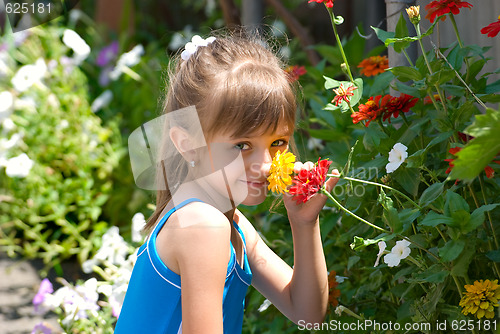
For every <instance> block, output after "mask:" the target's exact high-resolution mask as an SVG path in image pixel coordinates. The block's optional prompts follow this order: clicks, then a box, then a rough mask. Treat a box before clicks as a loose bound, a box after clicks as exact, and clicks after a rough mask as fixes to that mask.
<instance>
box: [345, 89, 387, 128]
mask: <svg viewBox="0 0 500 334" xmlns="http://www.w3.org/2000/svg"><path fill="white" fill-rule="evenodd" d="M386 96H388V97H389V98H390V95H386ZM381 98H382V95H377V96H376V97H375V98H374V97H373V96H371V97H370V98H369V99H368V101H366V103H365V104H360V105H359V108H358V109H359V111H358V112H354V113H352V114H351V117H352V122H353V123H354V124H357V123H359V122H361V121H367V122H365V126H368V125H370V122H371V121H374V120H376V119H377V117H379V116H380V115H381V114H382V113H383V112H384V107H383V105H384V104H385V103H382V107H381V106H379V102H380V99H381ZM384 100H387V98H384Z"/></svg>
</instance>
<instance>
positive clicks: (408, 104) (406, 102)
mask: <svg viewBox="0 0 500 334" xmlns="http://www.w3.org/2000/svg"><path fill="white" fill-rule="evenodd" d="M417 102H418V99H417V98H416V97H413V96H411V95H407V94H401V95H400V96H397V97H392V98H391V99H390V100H389V101H388V102H387V103H385V104H384V107H385V111H384V116H383V119H384V121H385V120H389V123H390V122H391V119H390V118H391V116H393V117H394V118H397V117H398V116H399V112H404V113H407V112H408V111H410V108H413V107H414V106H415V104H417Z"/></svg>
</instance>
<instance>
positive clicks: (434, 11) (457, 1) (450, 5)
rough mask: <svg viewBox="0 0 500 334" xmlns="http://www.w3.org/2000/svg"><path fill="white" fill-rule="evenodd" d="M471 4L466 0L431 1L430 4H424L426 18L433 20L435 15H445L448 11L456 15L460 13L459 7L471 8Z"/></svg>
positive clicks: (444, 17)
mask: <svg viewBox="0 0 500 334" xmlns="http://www.w3.org/2000/svg"><path fill="white" fill-rule="evenodd" d="M471 7H472V5H471V4H470V3H468V2H466V1H462V0H436V1H432V2H431V3H430V4H428V5H427V6H425V9H427V11H428V13H427V15H426V16H425V18H426V19H429V21H431V23H433V22H434V20H435V19H436V17H438V16H441V15H445V14H448V13H452V14H453V15H457V14H459V13H460V8H471ZM445 19H446V16H443V17H442V18H441V20H443V21H444V20H445Z"/></svg>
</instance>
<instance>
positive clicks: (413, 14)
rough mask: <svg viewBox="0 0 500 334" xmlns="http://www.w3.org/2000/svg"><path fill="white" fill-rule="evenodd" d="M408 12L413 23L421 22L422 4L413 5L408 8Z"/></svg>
mask: <svg viewBox="0 0 500 334" xmlns="http://www.w3.org/2000/svg"><path fill="white" fill-rule="evenodd" d="M406 13H407V14H408V17H409V18H410V22H411V23H413V24H418V23H419V22H420V6H411V7H409V8H406Z"/></svg>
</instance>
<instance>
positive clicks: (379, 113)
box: [351, 94, 418, 126]
mask: <svg viewBox="0 0 500 334" xmlns="http://www.w3.org/2000/svg"><path fill="white" fill-rule="evenodd" d="M417 102H418V99H417V98H416V97H413V96H410V95H407V94H401V96H391V95H385V96H384V97H382V95H378V96H376V97H373V96H372V97H370V98H369V99H368V101H367V102H366V103H365V104H360V105H359V108H358V109H359V111H358V112H355V113H353V114H351V117H352V122H353V123H354V124H357V123H359V122H361V121H367V122H365V126H368V125H370V122H371V121H374V120H376V119H377V118H378V117H382V118H383V120H384V121H385V120H387V119H389V123H390V122H391V120H390V118H391V116H393V117H394V118H397V117H399V113H400V112H408V111H410V108H412V107H413V106H415V104H416V103H417Z"/></svg>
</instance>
